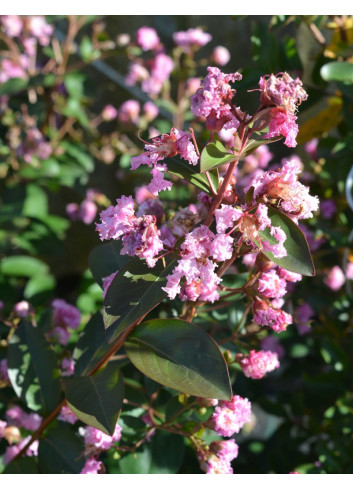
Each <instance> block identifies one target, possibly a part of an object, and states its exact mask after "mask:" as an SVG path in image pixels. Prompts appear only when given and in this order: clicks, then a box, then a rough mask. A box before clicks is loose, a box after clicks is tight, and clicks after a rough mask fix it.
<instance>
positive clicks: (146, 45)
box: [136, 27, 160, 51]
mask: <svg viewBox="0 0 353 489" xmlns="http://www.w3.org/2000/svg"><path fill="white" fill-rule="evenodd" d="M136 41H137V44H138V45H139V46H140V47H141V48H142V49H143V50H144V51H149V50H150V49H156V48H157V47H158V46H159V44H160V39H159V37H158V35H157V32H156V31H155V29H153V28H152V27H140V29H139V30H138V31H137V32H136Z"/></svg>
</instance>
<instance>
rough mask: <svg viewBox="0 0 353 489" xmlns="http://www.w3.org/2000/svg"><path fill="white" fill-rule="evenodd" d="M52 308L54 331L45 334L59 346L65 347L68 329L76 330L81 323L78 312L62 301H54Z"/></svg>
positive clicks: (68, 334) (68, 337)
mask: <svg viewBox="0 0 353 489" xmlns="http://www.w3.org/2000/svg"><path fill="white" fill-rule="evenodd" d="M52 306H53V310H54V312H53V318H52V320H53V325H54V329H53V330H51V331H49V332H48V333H47V335H48V338H53V339H55V340H57V341H58V342H59V343H60V344H61V345H67V343H68V341H69V339H70V336H71V333H70V331H69V328H71V329H77V328H78V327H79V325H80V321H81V313H80V311H79V310H78V309H77V308H76V307H75V306H72V305H71V304H68V303H67V302H66V301H64V300H63V299H55V300H54V301H53V302H52Z"/></svg>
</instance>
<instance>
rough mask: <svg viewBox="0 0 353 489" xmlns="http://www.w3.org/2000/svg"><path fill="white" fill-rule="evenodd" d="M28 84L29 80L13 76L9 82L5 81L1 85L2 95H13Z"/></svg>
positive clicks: (0, 92)
mask: <svg viewBox="0 0 353 489" xmlns="http://www.w3.org/2000/svg"><path fill="white" fill-rule="evenodd" d="M27 85H28V81H27V80H23V79H22V78H11V79H10V80H8V81H7V82H5V83H3V84H2V85H1V87H0V96H1V95H12V94H14V93H17V92H22V90H24V89H25V88H26V87H27Z"/></svg>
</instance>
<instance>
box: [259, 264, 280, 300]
mask: <svg viewBox="0 0 353 489" xmlns="http://www.w3.org/2000/svg"><path fill="white" fill-rule="evenodd" d="M286 284H287V283H286V280H284V279H283V278H280V276H279V275H278V274H277V271H276V270H273V269H272V270H270V271H268V272H266V273H262V274H261V276H260V278H259V280H258V291H259V292H260V294H261V295H263V296H265V297H269V298H272V299H274V298H279V297H283V296H284V295H285V294H286V292H287V289H286Z"/></svg>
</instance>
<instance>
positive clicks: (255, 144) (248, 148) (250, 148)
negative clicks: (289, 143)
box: [240, 136, 283, 159]
mask: <svg viewBox="0 0 353 489" xmlns="http://www.w3.org/2000/svg"><path fill="white" fill-rule="evenodd" d="M282 138H283V136H276V137H274V138H268V139H250V141H248V143H247V144H246V145H245V148H244V149H243V151H242V152H241V155H240V159H243V158H246V157H247V156H249V155H251V153H254V151H256V150H257V148H259V147H260V146H262V145H263V144H271V143H275V142H276V141H279V140H280V139H282Z"/></svg>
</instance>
